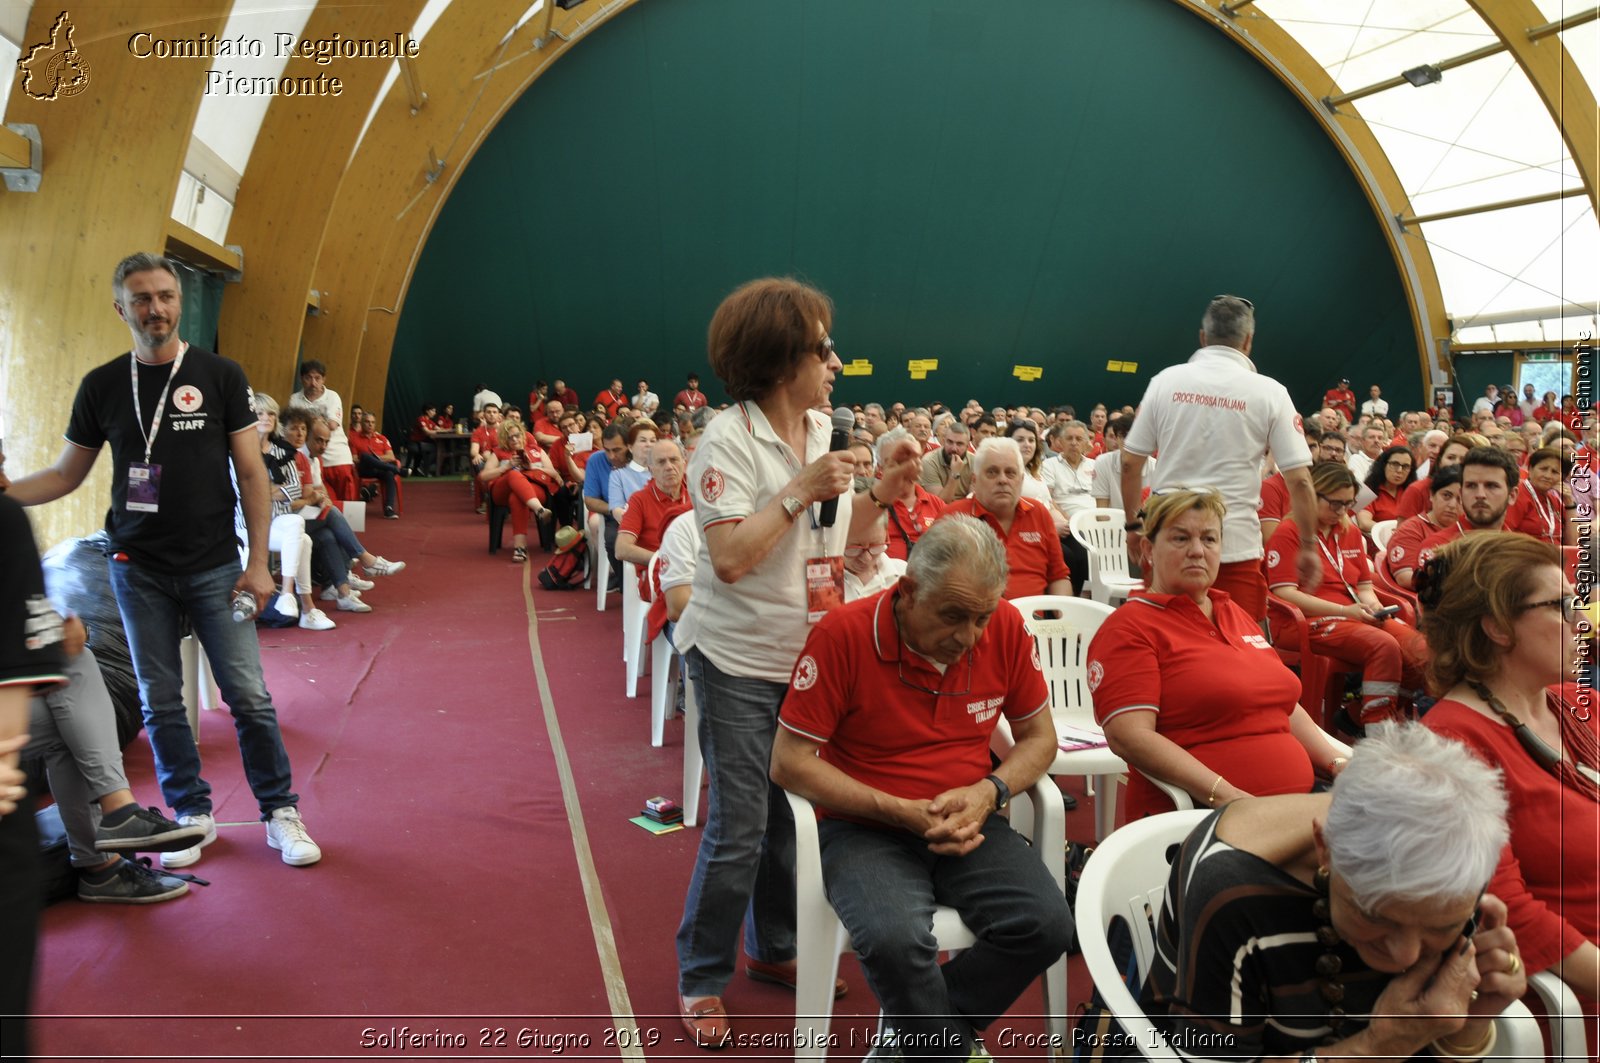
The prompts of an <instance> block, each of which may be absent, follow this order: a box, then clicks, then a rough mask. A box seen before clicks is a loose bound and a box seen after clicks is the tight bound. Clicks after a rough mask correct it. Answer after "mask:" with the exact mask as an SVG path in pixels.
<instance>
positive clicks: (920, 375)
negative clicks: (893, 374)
mask: <svg viewBox="0 0 1600 1063" xmlns="http://www.w3.org/2000/svg"><path fill="white" fill-rule="evenodd" d="M938 368H939V359H937V358H913V359H911V360H910V361H909V362H907V363H906V369H907V371H909V372H910V373H911V379H912V380H926V379H927V377H928V374H929V373H932V372H934V371H935V370H937V369H938Z"/></svg>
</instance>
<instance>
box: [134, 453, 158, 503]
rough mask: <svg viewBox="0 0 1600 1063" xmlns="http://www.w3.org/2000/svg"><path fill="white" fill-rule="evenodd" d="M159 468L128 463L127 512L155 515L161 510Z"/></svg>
mask: <svg viewBox="0 0 1600 1063" xmlns="http://www.w3.org/2000/svg"><path fill="white" fill-rule="evenodd" d="M160 502H161V466H159V465H147V464H145V463H144V462H142V461H134V462H129V463H128V512H130V513H156V512H159V511H160V509H161V505H160Z"/></svg>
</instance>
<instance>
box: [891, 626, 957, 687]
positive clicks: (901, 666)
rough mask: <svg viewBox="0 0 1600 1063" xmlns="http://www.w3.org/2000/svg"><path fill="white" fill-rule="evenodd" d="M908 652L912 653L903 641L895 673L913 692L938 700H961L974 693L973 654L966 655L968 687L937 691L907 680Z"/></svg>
mask: <svg viewBox="0 0 1600 1063" xmlns="http://www.w3.org/2000/svg"><path fill="white" fill-rule="evenodd" d="M908 652H910V651H909V650H908V649H907V648H906V644H905V640H904V639H902V640H901V642H900V658H899V660H897V661H895V672H896V674H897V675H898V676H899V677H900V682H901V683H904V684H905V685H906V686H908V687H910V688H911V689H912V690H918V691H921V692H922V693H924V694H932V695H933V696H934V697H936V698H960V697H965V696H967V695H968V694H970V693H972V654H970V653H968V654H965V656H966V658H967V684H966V686H964V687H962V688H961V689H960V690H935V689H933V688H932V687H925V686H923V685H922V684H921V683H915V682H912V681H911V680H910V679H907V678H906V654H907V653H908Z"/></svg>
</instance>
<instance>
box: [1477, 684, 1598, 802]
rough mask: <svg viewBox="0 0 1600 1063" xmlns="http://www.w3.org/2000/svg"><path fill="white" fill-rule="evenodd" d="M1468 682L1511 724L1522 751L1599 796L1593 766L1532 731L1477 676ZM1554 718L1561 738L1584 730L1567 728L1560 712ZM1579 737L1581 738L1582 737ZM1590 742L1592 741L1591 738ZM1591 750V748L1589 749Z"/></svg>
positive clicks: (1550, 770) (1574, 735) (1566, 737)
mask: <svg viewBox="0 0 1600 1063" xmlns="http://www.w3.org/2000/svg"><path fill="white" fill-rule="evenodd" d="M1467 686H1469V687H1471V688H1472V692H1473V693H1474V694H1476V695H1478V697H1480V698H1482V699H1483V701H1484V703H1485V704H1487V705H1488V706H1489V709H1490V711H1492V712H1493V713H1494V714H1495V715H1496V716H1498V717H1500V718H1501V719H1502V720H1504V721H1505V722H1506V725H1507V726H1508V727H1510V728H1511V733H1512V734H1513V735H1515V736H1516V739H1517V743H1518V744H1519V745H1521V746H1522V749H1523V752H1525V753H1527V754H1528V756H1530V757H1532V758H1533V762H1534V763H1535V764H1537V765H1539V767H1541V768H1543V769H1544V770H1545V771H1548V772H1549V773H1550V774H1551V775H1554V776H1556V778H1558V779H1561V780H1562V781H1564V782H1567V783H1568V784H1569V785H1574V786H1575V787H1576V788H1577V789H1579V790H1586V791H1587V792H1588V793H1589V794H1590V795H1591V796H1600V773H1597V772H1596V771H1595V769H1594V768H1593V767H1592V766H1590V765H1588V764H1584V763H1582V762H1581V759H1580V758H1578V757H1577V756H1576V755H1575V756H1574V759H1573V760H1570V761H1569V760H1568V759H1567V758H1566V757H1565V756H1564V755H1562V752H1561V750H1559V749H1556V748H1554V747H1552V746H1551V745H1550V743H1548V742H1546V741H1545V740H1544V739H1543V738H1540V737H1539V736H1538V735H1536V734H1534V733H1533V729H1532V728H1531V727H1529V726H1528V725H1527V724H1525V723H1523V722H1522V721H1521V720H1520V719H1518V718H1517V717H1516V716H1515V715H1513V714H1512V712H1511V710H1510V709H1508V708H1506V706H1505V703H1504V702H1502V701H1501V700H1500V699H1499V698H1497V697H1495V696H1494V692H1493V691H1491V690H1490V689H1489V688H1488V687H1487V686H1485V685H1484V684H1483V683H1481V682H1479V681H1478V680H1476V679H1469V680H1468V681H1467ZM1556 722H1557V725H1558V726H1559V727H1560V728H1561V735H1562V739H1563V740H1564V741H1565V740H1566V739H1568V737H1569V735H1571V737H1577V735H1578V734H1580V733H1587V732H1576V733H1574V732H1575V729H1569V728H1568V727H1567V725H1566V722H1565V715H1564V714H1563V713H1559V712H1558V713H1557V714H1556ZM1579 741H1580V742H1581V738H1580V739H1579ZM1590 744H1591V745H1592V742H1591V743H1590ZM1592 752H1593V750H1591V753H1592ZM1584 784H1587V785H1584Z"/></svg>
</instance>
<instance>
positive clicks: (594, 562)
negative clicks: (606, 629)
mask: <svg viewBox="0 0 1600 1063" xmlns="http://www.w3.org/2000/svg"><path fill="white" fill-rule="evenodd" d="M584 530H585V532H586V533H587V535H588V538H589V579H590V586H592V587H593V588H594V607H595V611H596V612H601V613H603V612H605V611H606V587H607V586H608V585H609V584H610V583H611V559H610V558H609V557H607V556H606V519H605V518H604V517H602V516H601V515H600V514H598V513H591V514H589V519H588V521H587V522H586V523H585V524H584Z"/></svg>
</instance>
